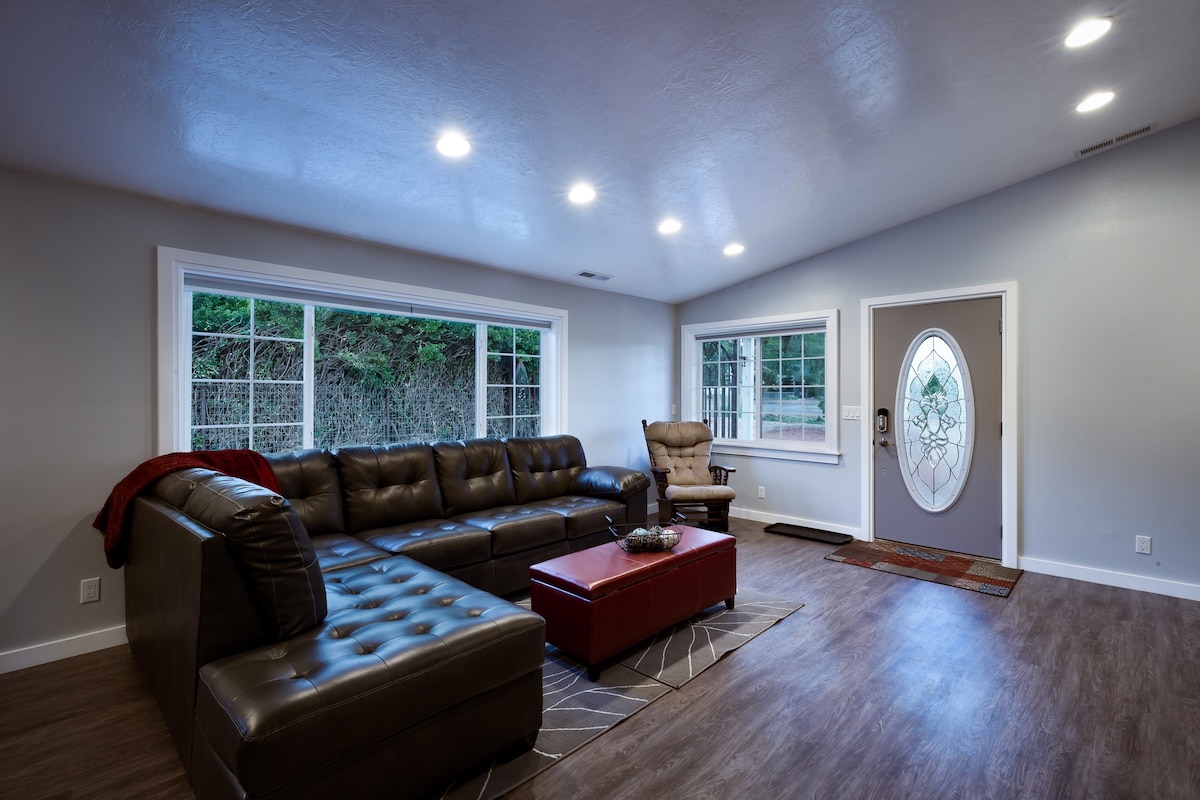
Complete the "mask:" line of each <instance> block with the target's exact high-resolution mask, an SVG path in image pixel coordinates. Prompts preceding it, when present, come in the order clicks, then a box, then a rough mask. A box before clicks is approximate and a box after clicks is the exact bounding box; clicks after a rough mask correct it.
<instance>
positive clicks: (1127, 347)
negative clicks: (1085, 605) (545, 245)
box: [680, 121, 1200, 597]
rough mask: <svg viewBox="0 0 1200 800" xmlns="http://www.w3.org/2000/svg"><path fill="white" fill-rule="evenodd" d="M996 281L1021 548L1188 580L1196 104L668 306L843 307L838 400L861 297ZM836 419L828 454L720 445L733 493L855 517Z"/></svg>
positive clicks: (799, 511)
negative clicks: (1015, 355)
mask: <svg viewBox="0 0 1200 800" xmlns="http://www.w3.org/2000/svg"><path fill="white" fill-rule="evenodd" d="M1006 281H1018V282H1019V284H1020V315H1019V323H1020V337H1021V341H1020V349H1019V357H1020V368H1019V376H1018V379H1019V381H1020V383H1019V387H1020V418H1021V431H1020V440H1019V441H1020V445H1019V450H1020V456H1019V480H1020V484H1021V493H1020V511H1019V519H1020V529H1021V530H1020V538H1019V553H1020V557H1021V560H1022V562H1021V563H1022V566H1026V567H1028V568H1032V569H1035V570H1039V571H1046V572H1053V573H1055V574H1067V575H1074V576H1077V577H1085V578H1088V579H1094V580H1101V581H1103V582H1111V583H1115V584H1117V585H1140V586H1142V588H1150V589H1153V590H1159V591H1167V592H1168V593H1176V590H1181V591H1179V593H1180V594H1182V595H1183V596H1192V597H1196V596H1200V592H1198V591H1197V590H1200V524H1198V523H1197V520H1198V519H1200V448H1197V446H1196V444H1195V442H1194V441H1193V439H1194V437H1193V436H1192V435H1191V430H1190V426H1189V425H1188V424H1187V421H1188V420H1189V419H1190V417H1191V414H1190V413H1189V411H1191V410H1192V407H1193V406H1194V405H1195V403H1196V399H1197V398H1198V397H1200V367H1198V366H1197V365H1198V364H1200V356H1198V355H1197V347H1198V346H1200V121H1193V122H1191V123H1188V124H1185V125H1180V126H1176V127H1174V128H1171V129H1169V130H1166V131H1161V132H1159V133H1157V134H1154V135H1152V136H1150V137H1149V138H1147V139H1144V140H1141V141H1138V142H1134V143H1130V144H1128V145H1125V146H1123V147H1120V148H1118V149H1116V150H1113V151H1111V152H1107V153H1104V154H1101V155H1098V156H1094V157H1092V158H1089V159H1085V160H1081V161H1079V162H1076V163H1073V164H1071V165H1069V166H1067V167H1065V168H1063V169H1060V170H1057V171H1055V172H1052V173H1049V174H1047V175H1043V176H1041V177H1038V178H1035V179H1032V180H1029V181H1025V182H1023V183H1020V184H1017V185H1014V186H1011V187H1008V188H1006V189H1003V190H1001V191H997V192H994V193H992V194H989V195H986V196H984V197H982V198H979V199H976V200H973V201H971V202H968V203H963V204H961V205H958V206H955V207H953V208H950V209H948V210H945V211H942V212H940V213H937V214H934V215H931V216H928V217H925V218H923V219H920V220H917V221H915V222H912V223H909V224H907V225H903V226H900V227H898V228H894V229H892V230H890V231H886V232H884V233H881V234H878V235H876V236H873V237H870V238H868V239H864V240H862V241H859V242H856V243H854V244H851V245H848V246H846V247H842V248H839V249H837V250H834V251H831V252H828V253H825V254H822V255H820V256H817V257H814V258H810V259H807V260H805V261H802V262H800V263H797V264H793V265H791V266H788V267H785V268H783V269H780V270H777V271H775V272H772V273H770V274H768V275H765V276H762V277H760V278H757V279H755V280H751V281H748V282H746V283H743V284H741V285H739V286H737V287H735V288H734V289H731V290H727V291H723V292H718V293H715V294H713V295H710V296H708V297H704V298H701V299H698V300H695V301H693V302H690V303H686V304H684V305H683V306H681V307H680V322H681V323H684V324H687V323H696V322H708V321H714V320H720V319H736V318H740V317H750V316H761V315H771V314H781V313H785V312H789V311H797V310H808V309H821V308H829V307H837V308H840V309H841V310H842V327H841V333H842V361H841V381H840V383H841V392H842V396H841V404H842V405H859V404H862V405H865V404H866V402H867V401H866V399H865V398H863V397H862V396H861V387H860V385H859V384H860V370H861V364H862V352H861V341H860V338H861V336H860V324H861V320H860V309H859V306H860V301H861V300H862V299H863V298H867V297H880V296H888V295H896V294H906V293H910V292H924V291H934V290H940V289H952V288H957V287H965V286H973V285H980V284H989V283H997V282H1006ZM865 411H867V409H865V408H864V412H865ZM842 425H843V428H842V436H841V439H842V441H841V449H842V452H843V459H842V462H841V463H840V464H838V465H837V466H821V465H812V464H792V463H785V462H780V461H765V460H759V461H753V460H750V459H738V458H733V457H729V458H724V460H727V461H729V462H730V463H731V465H732V466H735V467H736V468H737V470H738V472H737V473H736V475H735V476H734V486H735V488H736V489H737V491H738V500H737V501H735V504H736V505H737V506H741V507H742V509H743V513H747V514H753V515H759V516H760V517H761V518H764V519H795V520H808V521H816V522H820V523H826V524H828V525H829V526H831V527H835V528H843V529H858V528H859V527H860V525H861V524H862V521H861V520H860V515H861V503H860V491H861V485H860V484H861V480H860V469H861V456H860V452H859V451H860V447H861V442H860V433H859V429H858V428H857V424H856V423H848V422H843V423H842ZM758 485H763V486H766V487H767V497H768V499H767V500H766V501H760V500H757V499H755V494H754V487H756V486H758ZM1135 533H1142V534H1150V535H1152V536H1153V537H1154V553H1153V555H1152V556H1150V557H1147V556H1144V555H1136V554H1135V553H1134V550H1133V541H1134V534H1135ZM1129 575H1132V576H1140V577H1142V578H1145V579H1148V580H1146V581H1143V582H1142V583H1140V584H1139V582H1138V581H1136V580H1135V581H1133V582H1132V583H1131V582H1130V581H1129V580H1127V579H1126V578H1127V576H1129ZM1155 581H1175V582H1180V583H1182V584H1185V586H1183V587H1172V586H1169V585H1166V584H1163V583H1155Z"/></svg>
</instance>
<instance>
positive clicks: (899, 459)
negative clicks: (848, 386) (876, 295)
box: [868, 297, 1003, 559]
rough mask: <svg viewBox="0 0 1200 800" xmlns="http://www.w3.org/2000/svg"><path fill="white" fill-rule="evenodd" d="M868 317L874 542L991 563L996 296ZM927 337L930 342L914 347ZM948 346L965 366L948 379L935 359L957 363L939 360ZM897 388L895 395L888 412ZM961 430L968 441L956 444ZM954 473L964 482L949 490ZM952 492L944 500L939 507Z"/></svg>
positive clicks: (997, 523)
mask: <svg viewBox="0 0 1200 800" xmlns="http://www.w3.org/2000/svg"><path fill="white" fill-rule="evenodd" d="M873 313H874V340H873V342H872V347H873V348H874V361H875V374H874V397H873V398H872V402H871V407H870V409H868V411H869V412H871V415H872V421H873V423H874V426H873V433H872V437H873V439H874V442H873V444H872V450H873V455H874V470H875V487H874V488H875V492H874V495H875V496H874V504H875V536H876V537H877V538H879V539H889V540H892V541H898V542H904V543H907V544H914V545H924V546H926V547H935V548H938V549H942V550H950V551H953V552H956V553H968V554H970V555H975V556H984V557H987V558H996V559H998V558H1000V556H1001V544H1002V529H1001V519H1002V516H1001V515H1002V511H1001V463H1002V460H1001V449H1000V436H1001V427H1000V423H1001V411H1002V402H1001V401H1002V398H1001V394H1002V375H1003V373H1002V368H1003V345H1002V336H1001V330H1000V321H1001V313H1002V312H1001V300H1000V298H998V297H984V298H978V299H972V300H954V301H949V302H943V303H926V304H922V305H914V306H898V307H892V308H876V309H874V312H873ZM945 334H948V335H945ZM931 336H933V337H936V338H937V339H938V340H939V341H936V342H935V341H930V342H928V343H926V344H925V346H924V347H923V348H922V347H921V346H919V343H920V342H922V341H925V340H927V339H929V338H930V337H931ZM948 342H953V343H955V344H957V350H958V351H959V353H960V356H958V357H960V358H961V359H962V361H964V362H965V364H966V367H965V369H963V368H961V367H960V368H959V370H958V372H957V373H954V374H953V375H951V377H949V378H947V377H945V375H946V374H948V373H947V371H946V366H945V364H944V363H943V362H944V361H946V360H948V361H951V362H953V361H956V360H957V358H956V357H955V356H953V355H950V356H946V354H947V353H951V352H953V350H954V348H953V347H952V346H950V347H946V346H944V345H945V344H946V343H948ZM939 353H940V355H939ZM922 354H923V355H922ZM913 355H917V356H918V363H919V364H924V365H925V366H918V367H914V368H913V369H912V370H910V369H909V367H908V364H907V363H904V362H906V357H908V356H913ZM943 356H944V358H943ZM922 359H924V360H922ZM931 363H935V364H936V365H938V366H939V367H940V369H941V372H938V373H937V374H938V375H941V376H942V377H935V375H934V372H933V371H931V370H932V368H931V367H930V366H929V365H930V364H931ZM902 367H903V370H904V371H903V372H902ZM956 376H957V377H956ZM964 376H967V377H964ZM968 378H969V384H970V390H969V393H970V399H971V400H972V402H971V403H970V404H969V405H970V406H971V407H972V411H973V414H972V420H971V421H970V423H969V424H971V425H972V426H973V427H972V428H971V430H969V431H967V430H966V426H967V425H968V421H966V420H965V419H964V418H965V416H966V412H964V408H965V407H966V405H968V404H967V403H965V402H962V400H964V399H965V398H966V393H967V391H968V390H967V387H966V386H964V384H965V383H967V382H968ZM901 382H903V385H904V394H903V395H902V396H901V397H900V398H899V399H900V403H901V405H900V406H899V407H898V406H897V401H898V397H897V385H898V384H901ZM943 384H945V385H943ZM947 392H948V393H949V395H947ZM955 398H957V399H955ZM906 407H907V419H908V420H909V422H908V424H905V419H906ZM880 409H885V410H886V413H887V416H888V422H887V425H886V427H887V431H886V432H880V431H879V430H878V417H877V415H878V411H879V410H880ZM964 431H966V432H967V434H968V435H970V436H971V439H970V444H969V445H966V446H964V445H963V444H962V443H963V441H964V440H963V439H962V436H963V433H964ZM901 448H903V449H904V453H901V452H900V450H901ZM963 462H967V463H965V464H964V463H963ZM964 466H966V467H967V470H966V479H965V482H963V483H962V484H961V486H960V488H957V489H956V488H955V487H956V484H955V482H954V478H953V473H954V472H955V471H956V470H961V469H962V468H963V467H964ZM905 470H907V471H908V478H907V479H906V478H905V475H904V471H905ZM956 492H957V493H956ZM952 495H953V499H952V503H951V504H950V505H949V506H948V507H944V508H943V507H940V506H941V505H942V504H943V503H945V502H946V499H947V498H951V496H952Z"/></svg>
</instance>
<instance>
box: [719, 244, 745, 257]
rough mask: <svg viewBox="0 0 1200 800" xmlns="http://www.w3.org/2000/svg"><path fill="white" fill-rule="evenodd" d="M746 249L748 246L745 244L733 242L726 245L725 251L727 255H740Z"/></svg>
mask: <svg viewBox="0 0 1200 800" xmlns="http://www.w3.org/2000/svg"><path fill="white" fill-rule="evenodd" d="M745 249H746V246H745V245H744V244H739V243H737V242H734V243H733V244H727V245H725V250H724V252H725V255H727V256H740V255H741V254H742V251H743V250H745Z"/></svg>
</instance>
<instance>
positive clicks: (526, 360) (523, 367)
mask: <svg viewBox="0 0 1200 800" xmlns="http://www.w3.org/2000/svg"><path fill="white" fill-rule="evenodd" d="M516 363H517V368H516V371H515V372H514V373H513V383H514V384H516V385H517V386H537V385H538V384H539V383H541V369H542V365H541V359H540V358H536V357H531V356H518V357H517V359H516Z"/></svg>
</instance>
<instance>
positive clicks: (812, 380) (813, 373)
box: [804, 358, 825, 386]
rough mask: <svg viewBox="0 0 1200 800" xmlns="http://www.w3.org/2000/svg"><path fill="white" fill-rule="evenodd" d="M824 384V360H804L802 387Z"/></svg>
mask: <svg viewBox="0 0 1200 800" xmlns="http://www.w3.org/2000/svg"><path fill="white" fill-rule="evenodd" d="M824 383H825V359H823V358H806V359H804V385H805V386H814V385H821V384H824Z"/></svg>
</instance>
